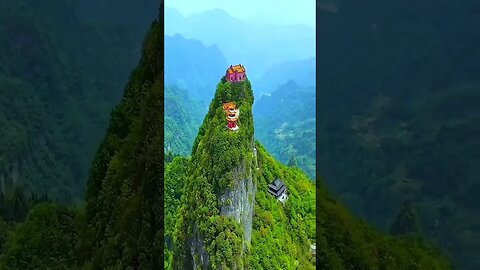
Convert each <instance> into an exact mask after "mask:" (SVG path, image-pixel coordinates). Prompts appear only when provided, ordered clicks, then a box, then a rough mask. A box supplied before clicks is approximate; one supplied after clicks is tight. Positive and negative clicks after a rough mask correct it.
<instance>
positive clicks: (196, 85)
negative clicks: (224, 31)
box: [165, 34, 227, 107]
mask: <svg viewBox="0 0 480 270" xmlns="http://www.w3.org/2000/svg"><path fill="white" fill-rule="evenodd" d="M226 66H227V61H226V60H225V58H224V56H223V54H222V52H220V50H218V48H217V46H215V45H211V46H208V47H207V46H205V45H204V44H203V43H202V42H200V41H198V40H194V39H186V38H184V37H183V36H181V35H179V34H176V35H174V36H165V85H166V86H177V87H180V88H182V89H185V90H187V91H188V95H189V96H190V97H191V98H193V99H195V100H201V101H203V102H204V103H205V104H209V102H210V101H211V97H212V95H213V94H214V91H215V86H216V85H215V82H216V81H217V74H219V73H221V72H224V71H225V67H226ZM205 107H207V105H205Z"/></svg>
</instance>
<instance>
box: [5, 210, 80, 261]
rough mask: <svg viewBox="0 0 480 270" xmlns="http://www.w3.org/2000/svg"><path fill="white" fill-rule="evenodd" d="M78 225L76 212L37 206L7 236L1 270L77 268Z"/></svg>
mask: <svg viewBox="0 0 480 270" xmlns="http://www.w3.org/2000/svg"><path fill="white" fill-rule="evenodd" d="M0 225H1V222H0ZM79 225H80V224H79V219H78V211H77V210H75V209H70V208H67V207H64V206H56V205H53V204H40V205H37V206H36V207H34V208H33V209H32V210H31V211H30V213H29V214H28V217H27V219H26V221H25V222H24V223H22V224H20V225H19V226H18V228H16V229H14V230H13V231H12V232H11V233H10V234H9V236H8V240H7V241H6V243H5V244H4V248H3V252H2V254H1V256H0V269H22V270H23V269H32V270H33V269H72V268H73V267H74V266H75V265H76V255H75V246H76V245H77V243H78V241H79V236H78V232H79ZM0 230H2V229H0Z"/></svg>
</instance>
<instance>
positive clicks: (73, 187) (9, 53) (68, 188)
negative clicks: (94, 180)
mask: <svg viewBox="0 0 480 270" xmlns="http://www.w3.org/2000/svg"><path fill="white" fill-rule="evenodd" d="M91 2H97V1H90V0H86V1H82V4H88V3H91ZM126 2H128V1H127V0H124V1H116V6H115V8H121V7H122V6H125V5H126ZM149 2H150V5H152V4H151V2H152V1H149ZM155 5H156V4H155ZM142 7H143V6H142ZM152 7H153V5H152ZM79 9H80V7H79V3H78V2H77V1H60V0H52V1H41V2H38V3H37V2H35V1H29V0H19V1H13V0H6V1H1V2H0V44H1V48H2V49H1V50H0V63H1V65H0V66H1V67H0V191H2V192H4V193H5V195H6V196H11V195H12V192H13V190H14V188H15V187H21V188H22V189H23V190H24V191H25V192H26V193H30V192H34V193H38V194H43V193H48V194H49V195H50V197H51V198H52V199H55V200H58V201H61V202H67V203H78V202H80V201H81V200H82V198H83V195H84V187H85V180H86V179H87V176H88V175H87V171H88V167H89V165H90V162H91V160H92V158H93V154H94V151H95V148H96V147H97V146H98V143H99V142H100V140H101V136H103V134H104V131H105V127H106V123H107V120H108V113H109V112H110V110H111V108H112V107H113V105H114V104H115V103H116V102H117V101H118V99H119V97H120V95H121V88H122V87H123V85H124V83H125V82H126V80H127V78H128V73H129V72H130V71H131V69H132V67H133V66H134V64H135V63H136V61H137V60H138V54H139V52H140V50H139V49H137V47H138V44H139V43H140V42H139V41H137V40H135V38H136V36H138V35H143V33H145V31H146V30H147V28H148V24H147V23H145V22H143V21H142V22H141V23H136V22H133V21H134V20H135V18H131V19H130V17H127V18H122V21H123V23H124V24H129V22H130V25H129V26H128V27H126V26H124V25H120V24H119V23H118V22H117V21H114V20H113V19H112V18H110V19H105V18H103V17H101V16H90V17H88V18H86V17H84V16H83V15H79V12H80V11H79ZM150 9H151V8H150ZM132 11H133V10H132ZM151 19H152V18H148V21H149V22H150V21H151ZM149 22H148V23H149ZM132 25H133V26H132Z"/></svg>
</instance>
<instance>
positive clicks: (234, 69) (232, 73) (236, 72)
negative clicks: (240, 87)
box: [225, 64, 247, 82]
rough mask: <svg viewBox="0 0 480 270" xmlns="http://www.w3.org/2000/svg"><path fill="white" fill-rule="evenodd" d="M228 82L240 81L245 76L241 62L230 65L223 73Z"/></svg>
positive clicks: (243, 79)
mask: <svg viewBox="0 0 480 270" xmlns="http://www.w3.org/2000/svg"><path fill="white" fill-rule="evenodd" d="M225 77H226V78H227V81H229V82H242V81H245V79H246V78H247V74H246V72H245V67H244V66H242V64H239V65H235V66H230V67H229V68H228V69H227V72H226V74H225Z"/></svg>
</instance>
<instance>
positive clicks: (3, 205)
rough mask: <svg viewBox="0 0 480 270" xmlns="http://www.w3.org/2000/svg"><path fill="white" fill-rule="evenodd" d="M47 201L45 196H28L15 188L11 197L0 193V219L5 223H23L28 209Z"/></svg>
mask: <svg viewBox="0 0 480 270" xmlns="http://www.w3.org/2000/svg"><path fill="white" fill-rule="evenodd" d="M48 201H49V199H48V196H47V195H43V196H38V195H37V194H35V193H32V194H30V195H28V194H25V193H24V191H23V190H22V189H21V188H19V187H17V188H15V190H14V192H13V194H12V195H11V196H9V195H4V194H3V193H0V217H1V218H2V219H3V220H5V221H7V222H23V221H24V220H25V218H26V216H27V214H28V211H30V209H32V208H33V207H34V206H35V205H37V204H40V203H45V202H48Z"/></svg>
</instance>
